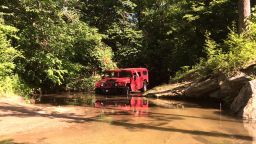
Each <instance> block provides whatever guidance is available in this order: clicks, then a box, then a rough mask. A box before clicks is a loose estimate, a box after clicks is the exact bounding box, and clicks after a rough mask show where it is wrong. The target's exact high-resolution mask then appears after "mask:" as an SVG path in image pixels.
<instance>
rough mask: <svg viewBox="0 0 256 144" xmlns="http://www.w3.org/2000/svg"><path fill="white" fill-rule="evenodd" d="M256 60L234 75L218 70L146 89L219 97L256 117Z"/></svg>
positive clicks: (245, 115)
mask: <svg viewBox="0 0 256 144" xmlns="http://www.w3.org/2000/svg"><path fill="white" fill-rule="evenodd" d="M255 68H256V64H252V65H249V66H247V67H245V68H244V69H242V70H240V71H238V72H236V74H234V75H233V76H229V77H228V76H226V75H224V74H218V75H217V74H216V75H212V76H208V77H203V78H199V79H198V78H196V77H190V76H189V77H190V78H189V79H188V78H184V80H181V82H175V83H171V84H165V85H161V86H157V87H155V88H152V89H151V90H149V91H147V92H146V93H144V96H146V97H157V98H171V97H177V96H179V97H183V98H184V99H186V98H192V99H209V100H217V101H220V102H222V103H223V105H224V106H225V107H226V110H229V111H230V112H231V113H232V114H233V115H235V116H239V117H243V118H244V119H249V120H256V104H255V103H254V101H256V79H255V74H256V73H255Z"/></svg>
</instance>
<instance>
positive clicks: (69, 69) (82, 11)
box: [0, 0, 256, 95]
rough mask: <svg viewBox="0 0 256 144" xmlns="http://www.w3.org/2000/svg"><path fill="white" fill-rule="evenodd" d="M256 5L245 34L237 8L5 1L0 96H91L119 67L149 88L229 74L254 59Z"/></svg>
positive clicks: (156, 1)
mask: <svg viewBox="0 0 256 144" xmlns="http://www.w3.org/2000/svg"><path fill="white" fill-rule="evenodd" d="M255 3H256V2H255V1H252V2H251V6H250V7H251V10H252V14H251V16H250V17H249V20H248V22H247V23H248V24H247V25H245V26H243V27H244V29H246V30H244V31H243V29H242V30H241V29H240V28H239V5H238V2H237V1H234V0H143V1H141V0H58V1H54V0H42V1H36V0H12V1H10V0H1V2H0V11H1V13H0V62H1V63H0V93H1V94H0V95H3V94H6V93H10V94H12V93H16V94H20V95H28V94H30V93H33V92H34V93H35V92H38V91H39V90H43V91H56V90H79V91H83V90H90V89H92V88H93V86H94V82H95V80H97V79H98V78H99V75H100V73H101V72H102V71H104V70H106V69H113V68H117V67H119V68H122V67H146V68H148V69H149V71H150V82H151V85H152V86H154V85H158V84H161V83H168V82H169V81H170V79H179V78H180V77H182V76H183V75H185V74H187V73H191V72H195V71H196V72H197V73H196V74H197V75H198V76H205V75H210V74H214V73H218V72H223V73H225V74H227V75H229V74H232V72H234V71H235V70H236V69H239V68H241V67H242V66H243V65H245V64H246V63H248V62H250V61H253V60H254V59H255V55H256V49H255V48H256V17H255V16H256V13H254V10H255V9H254V6H255ZM242 21H243V20H242Z"/></svg>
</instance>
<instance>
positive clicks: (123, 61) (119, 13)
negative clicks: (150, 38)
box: [80, 0, 142, 67]
mask: <svg viewBox="0 0 256 144" xmlns="http://www.w3.org/2000/svg"><path fill="white" fill-rule="evenodd" d="M81 1H82V2H83V5H82V7H81V8H80V9H81V13H82V19H83V20H84V21H85V22H88V23H89V25H91V26H94V27H97V28H98V29H99V32H100V33H103V34H105V35H106V36H107V37H105V38H104V39H103V40H104V42H105V43H106V44H107V45H108V46H110V47H111V48H112V50H113V52H114V54H115V55H114V59H115V61H117V62H118V65H119V66H120V67H133V66H140V64H139V63H138V61H139V60H140V58H139V54H140V52H141V49H142V31H141V30H140V29H139V28H138V20H137V17H136V13H135V8H136V4H135V3H134V2H132V1H131V0H90V1H87V0H81Z"/></svg>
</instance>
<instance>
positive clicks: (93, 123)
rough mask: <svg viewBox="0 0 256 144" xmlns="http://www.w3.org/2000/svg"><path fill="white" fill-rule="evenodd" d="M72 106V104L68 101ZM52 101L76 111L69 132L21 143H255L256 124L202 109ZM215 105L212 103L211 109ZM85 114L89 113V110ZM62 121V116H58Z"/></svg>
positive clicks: (134, 99) (179, 104)
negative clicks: (73, 108)
mask: <svg viewBox="0 0 256 144" xmlns="http://www.w3.org/2000/svg"><path fill="white" fill-rule="evenodd" d="M67 101H68V102H67ZM44 102H47V103H49V102H53V104H55V105H58V106H59V107H60V105H61V104H63V105H64V104H65V105H67V104H68V106H61V107H64V108H65V107H70V103H71V104H72V105H79V106H74V107H76V112H77V113H72V115H70V116H67V117H65V118H68V119H69V120H70V119H72V121H65V119H64V120H63V121H65V122H68V123H69V124H68V125H67V126H65V127H58V128H54V129H46V130H41V131H33V132H28V133H23V134H18V135H14V136H13V138H14V140H18V142H27V141H26V140H28V139H31V140H30V141H28V142H30V143H54V144H55V143H78V144H252V143H256V139H255V136H256V124H254V123H251V122H250V123H249V122H243V121H242V120H240V119H237V118H233V117H229V116H226V115H225V114H224V113H223V112H222V111H221V110H220V109H219V108H218V104H217V103H216V105H217V106H215V107H202V106H201V105H200V104H196V103H191V102H185V101H178V100H160V99H148V98H144V97H142V96H141V95H137V94H133V95H131V96H128V97H127V96H78V98H75V99H74V98H70V99H69V100H67V99H66V100H63V99H61V98H55V99H50V98H48V99H47V100H45V101H44ZM211 105H212V104H211ZM72 107H73V106H72ZM85 109H86V110H85ZM58 117H60V115H59V116H58Z"/></svg>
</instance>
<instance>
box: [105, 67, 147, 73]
mask: <svg viewBox="0 0 256 144" xmlns="http://www.w3.org/2000/svg"><path fill="white" fill-rule="evenodd" d="M122 70H126V71H136V70H139V71H142V70H146V71H147V68H121V69H115V70H107V71H116V72H117V71H122Z"/></svg>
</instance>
